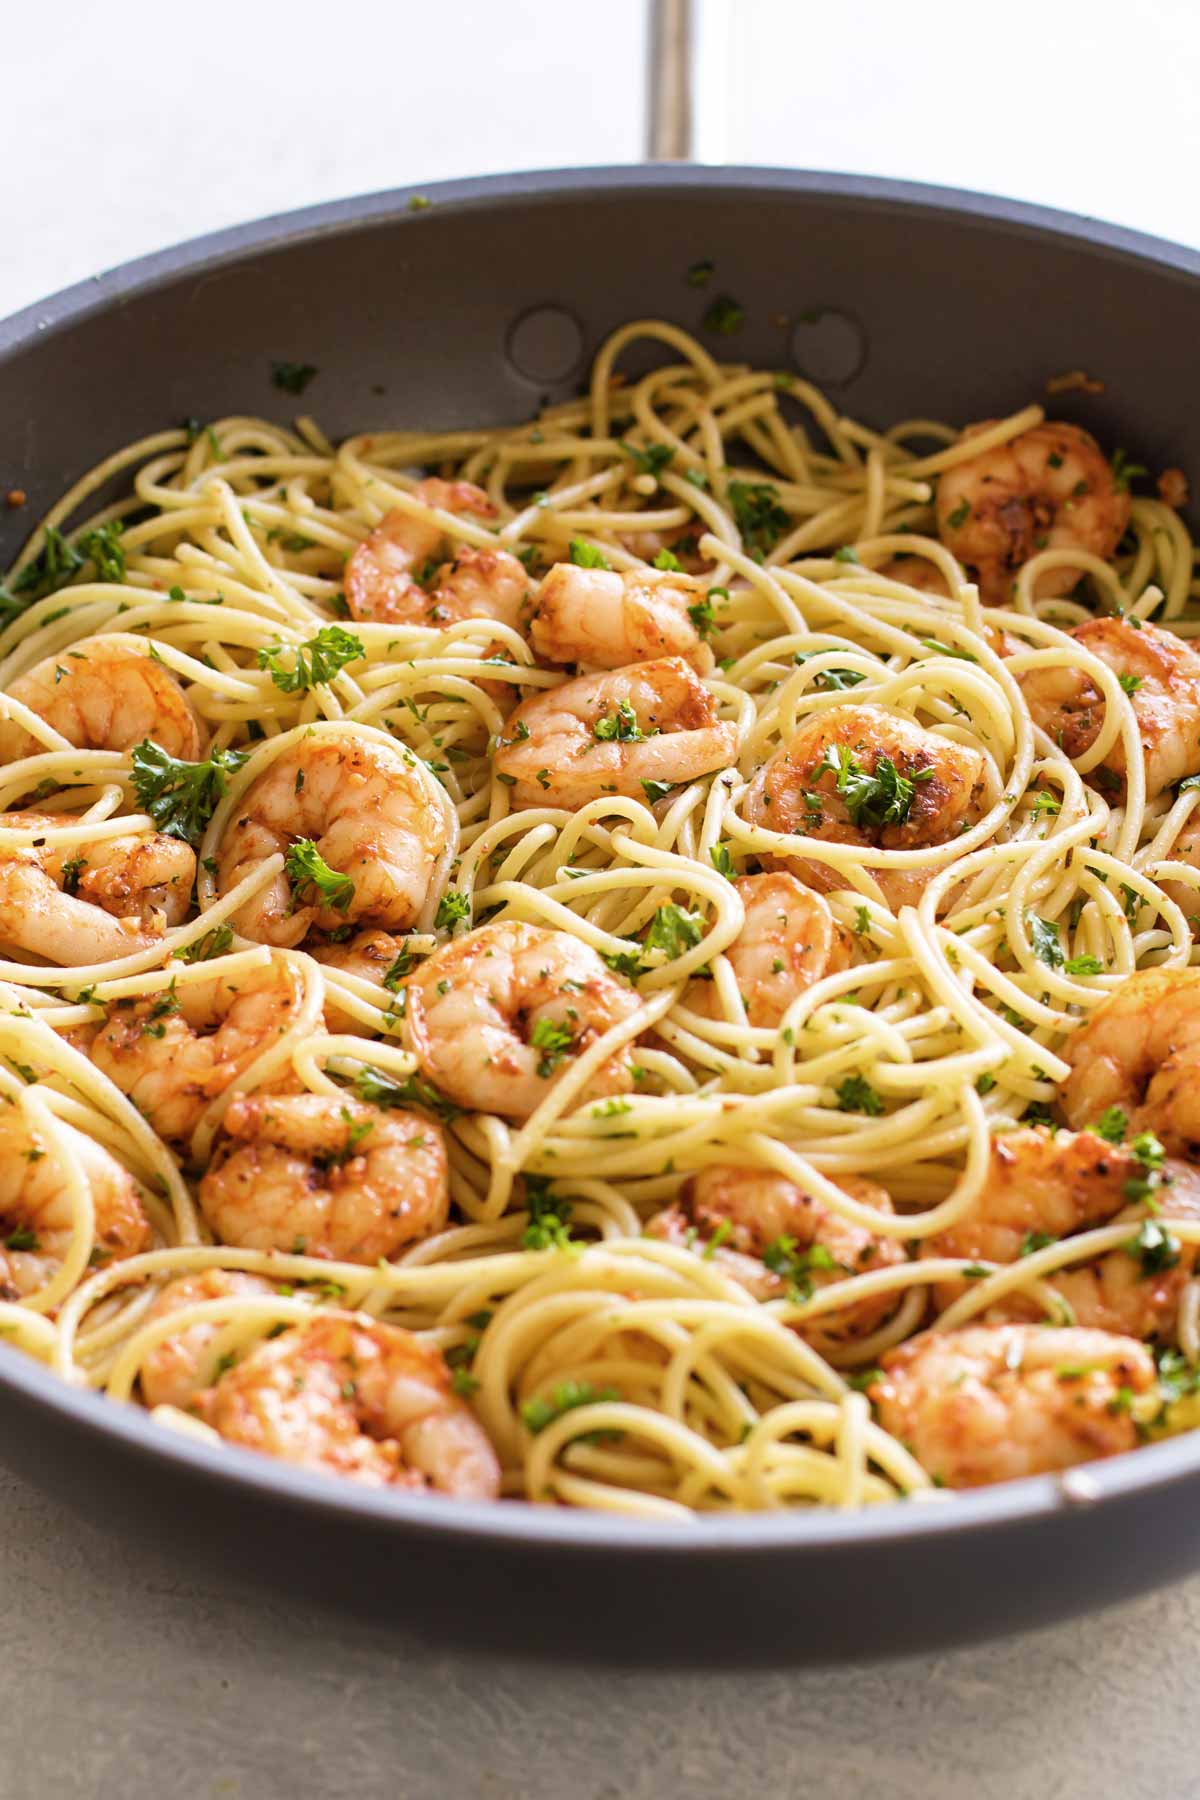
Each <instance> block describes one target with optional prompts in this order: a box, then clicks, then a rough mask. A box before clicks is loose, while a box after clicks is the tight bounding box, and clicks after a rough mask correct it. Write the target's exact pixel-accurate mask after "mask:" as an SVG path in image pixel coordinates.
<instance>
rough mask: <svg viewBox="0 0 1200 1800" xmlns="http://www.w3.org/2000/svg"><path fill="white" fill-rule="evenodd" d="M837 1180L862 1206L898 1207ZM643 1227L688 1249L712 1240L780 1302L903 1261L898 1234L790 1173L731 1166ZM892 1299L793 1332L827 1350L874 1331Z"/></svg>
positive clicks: (720, 1255) (730, 1263)
mask: <svg viewBox="0 0 1200 1800" xmlns="http://www.w3.org/2000/svg"><path fill="white" fill-rule="evenodd" d="M838 1186H839V1187H840V1188H841V1189H842V1190H843V1192H844V1193H846V1194H848V1195H850V1197H851V1198H852V1199H854V1200H858V1201H860V1202H861V1203H862V1204H863V1205H864V1206H873V1207H875V1208H876V1210H877V1211H879V1212H887V1213H890V1212H891V1211H892V1201H891V1196H890V1195H889V1194H888V1193H887V1192H886V1190H885V1189H884V1188H881V1187H880V1186H879V1185H878V1183H877V1182H874V1181H867V1180H864V1179H863V1178H862V1177H860V1176H856V1175H845V1176H842V1177H841V1178H840V1180H839V1182H838ZM646 1231H647V1232H648V1233H649V1235H650V1236H651V1237H659V1238H665V1239H666V1240H667V1242H669V1243H675V1244H680V1245H686V1246H691V1245H694V1244H699V1243H701V1240H707V1245H708V1248H707V1250H705V1254H706V1255H708V1254H710V1253H711V1254H712V1256H713V1257H714V1258H715V1259H716V1261H718V1262H720V1263H722V1264H723V1265H724V1266H725V1268H726V1270H727V1272H728V1273H729V1274H730V1275H732V1276H733V1278H734V1280H735V1281H737V1282H739V1283H740V1284H741V1285H742V1286H743V1287H745V1288H748V1289H749V1291H750V1292H751V1293H752V1294H754V1295H755V1297H756V1298H757V1299H759V1300H775V1299H779V1298H780V1297H781V1296H783V1295H785V1294H787V1293H788V1292H789V1289H790V1290H792V1291H798V1293H799V1296H800V1297H801V1298H803V1299H807V1298H808V1297H809V1295H810V1294H811V1293H813V1292H815V1291H818V1290H819V1289H821V1288H825V1287H828V1286H830V1284H831V1283H833V1282H838V1281H845V1280H846V1279H847V1278H848V1277H849V1276H851V1275H865V1274H867V1273H869V1271H870V1270H872V1269H886V1268H891V1267H893V1266H894V1265H895V1264H896V1263H901V1262H904V1261H905V1260H906V1257H905V1252H904V1249H903V1247H902V1246H901V1245H900V1244H898V1243H897V1242H896V1240H895V1239H894V1238H886V1237H876V1236H874V1235H873V1234H872V1233H871V1232H870V1231H868V1230H866V1229H865V1228H864V1227H863V1226H861V1225H857V1224H855V1223H853V1221H851V1220H849V1219H845V1218H843V1217H842V1216H841V1215H840V1214H839V1213H836V1212H834V1211H833V1209H832V1208H831V1207H828V1206H826V1205H824V1203H823V1202H822V1201H820V1200H818V1199H817V1198H816V1196H815V1195H813V1194H807V1193H805V1191H804V1189H803V1188H801V1187H798V1186H797V1185H796V1183H795V1182H794V1181H789V1180H788V1179H787V1177H786V1176H784V1175H777V1174H775V1173H774V1171H772V1170H770V1169H760V1168H743V1167H740V1166H738V1165H737V1164H733V1163H718V1164H715V1165H713V1166H712V1167H711V1168H707V1169H702V1170H701V1171H700V1172H699V1173H698V1174H696V1175H693V1176H691V1177H690V1178H689V1179H688V1180H687V1181H686V1182H685V1183H684V1185H683V1188H682V1189H681V1191H680V1197H679V1199H678V1200H677V1201H676V1202H675V1204H674V1205H673V1206H670V1207H668V1208H667V1210H666V1211H665V1212H661V1213H659V1214H657V1216H656V1217H655V1218H653V1219H651V1220H650V1222H649V1223H648V1224H647V1226H646ZM718 1233H720V1236H718V1235H717V1234H718ZM797 1251H799V1254H797ZM895 1304H896V1296H895V1295H894V1294H877V1295H873V1296H871V1297H870V1298H868V1299H865V1300H858V1301H856V1302H855V1303H854V1304H853V1305H851V1306H846V1307H842V1308H839V1310H838V1311H836V1312H831V1313H822V1314H819V1315H818V1316H817V1317H816V1318H814V1319H812V1320H810V1321H807V1322H804V1323H802V1324H800V1325H799V1326H798V1327H797V1330H798V1331H799V1333H800V1335H801V1336H802V1337H803V1338H805V1339H806V1340H807V1342H808V1343H810V1344H811V1345H812V1346H813V1348H814V1349H816V1350H819V1351H821V1352H822V1354H829V1353H830V1352H834V1351H837V1350H839V1349H844V1348H845V1347H846V1344H847V1342H848V1341H852V1340H853V1339H854V1338H856V1337H862V1336H865V1335H866V1334H867V1333H868V1332H869V1331H872V1330H874V1329H875V1327H876V1326H877V1325H879V1324H880V1323H881V1322H882V1321H883V1319H884V1318H885V1317H886V1315H887V1314H888V1313H889V1312H891V1311H892V1309H893V1308H894V1306H895Z"/></svg>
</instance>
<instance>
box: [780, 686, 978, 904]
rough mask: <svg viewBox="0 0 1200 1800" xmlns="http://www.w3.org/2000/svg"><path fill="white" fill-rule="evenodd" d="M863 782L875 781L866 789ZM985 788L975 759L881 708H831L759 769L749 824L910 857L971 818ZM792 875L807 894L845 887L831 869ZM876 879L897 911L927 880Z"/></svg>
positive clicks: (892, 874) (803, 864) (805, 868)
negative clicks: (806, 885) (807, 887)
mask: <svg viewBox="0 0 1200 1800" xmlns="http://www.w3.org/2000/svg"><path fill="white" fill-rule="evenodd" d="M864 776H865V777H873V778H874V779H873V781H872V782H871V784H870V786H869V787H868V786H866V784H865V783H864V782H863V781H862V780H861V777H864ZM983 779H984V758H983V754H982V752H981V751H979V750H972V749H969V748H967V746H966V745H963V744H955V743H952V742H951V741H950V740H949V739H948V738H943V737H939V736H937V735H936V733H934V732H932V731H926V730H924V728H923V727H922V726H920V725H917V724H915V723H914V722H913V721H912V720H911V719H907V718H903V717H900V716H899V715H898V714H895V713H889V712H885V711H884V710H883V708H882V707H879V706H833V707H830V708H829V709H828V710H827V711H825V712H818V713H814V714H813V715H812V716H811V717H810V718H808V719H806V720H805V721H804V722H803V724H802V725H801V726H800V729H799V730H798V731H797V732H796V733H795V735H794V736H793V738H792V739H791V742H790V743H788V744H787V745H786V746H785V747H784V748H783V749H781V750H779V751H777V752H776V754H775V755H774V756H773V757H772V758H771V760H770V761H769V762H768V763H767V764H766V765H765V766H764V767H763V768H761V769H760V770H759V772H758V774H757V775H756V776H755V778H754V781H753V782H752V783H751V786H750V791H749V793H748V795H747V797H746V817H747V818H748V819H749V821H750V823H751V824H753V825H761V826H764V827H765V828H766V829H767V830H770V831H779V832H783V833H785V834H798V835H800V836H804V837H811V838H821V839H823V840H825V841H826V842H828V843H834V844H862V845H867V846H872V847H877V848H879V849H882V850H910V849H915V848H917V847H919V846H921V845H924V844H944V843H946V842H947V841H948V840H949V839H951V838H953V837H955V836H956V835H957V834H958V832H959V831H960V829H961V828H962V827H963V825H964V824H969V823H971V822H972V821H973V820H974V819H975V818H977V817H978V816H979V805H980V797H981V794H982V790H983ZM788 860H789V862H790V861H791V860H792V859H790V858H789V859H788ZM796 866H797V867H798V868H799V869H800V870H801V872H802V873H803V875H804V878H805V880H807V881H809V882H811V883H812V885H813V886H814V887H817V888H821V889H824V890H826V891H828V890H830V889H832V888H837V887H844V886H845V885H846V881H845V877H844V876H842V875H841V874H840V873H838V871H837V870H836V869H834V868H833V867H832V866H831V865H830V864H828V863H820V862H809V861H802V860H800V859H796ZM875 879H876V881H877V882H878V883H879V886H880V888H881V889H882V891H883V893H884V894H885V895H886V896H887V897H888V899H889V900H890V901H891V903H892V904H893V905H902V904H905V903H906V902H909V901H912V900H915V899H916V898H917V897H918V896H919V894H920V891H921V889H922V888H923V887H924V885H925V882H926V881H927V880H928V874H927V873H926V872H925V871H924V870H919V869H918V870H912V871H909V870H900V869H888V870H884V869H880V870H877V871H876V872H875Z"/></svg>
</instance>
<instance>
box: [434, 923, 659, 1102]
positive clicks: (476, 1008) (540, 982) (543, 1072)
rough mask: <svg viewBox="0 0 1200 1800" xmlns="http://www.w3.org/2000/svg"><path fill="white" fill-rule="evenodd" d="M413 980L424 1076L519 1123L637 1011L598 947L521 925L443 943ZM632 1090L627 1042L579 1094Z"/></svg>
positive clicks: (481, 928)
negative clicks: (576, 1061)
mask: <svg viewBox="0 0 1200 1800" xmlns="http://www.w3.org/2000/svg"><path fill="white" fill-rule="evenodd" d="M405 986H406V990H407V993H408V1007H407V1012H406V1015H405V1029H406V1032H407V1037H408V1042H409V1045H410V1048H411V1049H412V1050H413V1051H414V1052H415V1054H416V1056H417V1058H418V1059H419V1061H420V1064H421V1071H422V1073H423V1074H424V1075H426V1076H427V1077H428V1078H429V1080H430V1081H432V1082H434V1083H435V1085H436V1086H437V1087H439V1088H440V1089H441V1090H442V1092H443V1093H446V1094H448V1095H449V1096H450V1098H451V1099H452V1100H455V1101H457V1102H458V1104H459V1105H460V1106H465V1107H469V1108H470V1109H471V1110H473V1111H477V1112H492V1113H500V1114H501V1115H503V1116H504V1117H506V1118H510V1119H526V1118H528V1117H529V1115H530V1113H531V1112H533V1111H534V1109H535V1108H536V1107H537V1106H539V1105H540V1104H541V1102H542V1101H543V1100H544V1099H545V1097H546V1095H547V1093H548V1092H549V1091H550V1088H551V1087H552V1086H553V1084H554V1082H555V1081H556V1080H558V1079H560V1078H561V1076H562V1075H563V1074H565V1072H566V1070H567V1069H568V1068H569V1067H570V1064H571V1060H572V1059H573V1058H574V1057H576V1056H579V1055H581V1054H582V1053H583V1051H585V1050H587V1049H588V1048H589V1047H590V1046H591V1045H592V1044H593V1043H595V1041H596V1039H597V1038H598V1037H601V1036H602V1035H603V1034H604V1033H605V1032H606V1031H608V1030H610V1029H611V1027H612V1026H614V1025H618V1024H620V1022H621V1021H622V1020H623V1019H627V1018H630V1017H631V1016H632V1015H633V1014H634V1013H635V1012H636V1011H637V1007H638V1001H637V995H636V994H635V993H634V991H633V989H632V988H631V987H629V985H628V984H627V983H626V982H625V981H623V980H622V979H621V978H620V976H618V975H614V974H612V973H611V971H610V970H608V969H607V968H606V967H605V966H604V964H603V963H602V962H601V960H600V958H599V957H598V956H597V954H596V952H595V951H594V950H593V949H591V948H590V946H589V945H587V944H583V943H581V942H580V941H579V939H578V938H575V937H572V936H571V935H570V933H569V932H566V931H545V930H543V929H541V927H539V926H536V925H521V924H518V923H516V922H515V921H503V922H500V923H497V924H495V925H481V926H479V927H478V929H477V930H475V931H469V932H467V933H466V935H465V936H463V937H460V938H455V939H454V940H453V941H452V942H451V943H449V944H445V945H443V947H442V948H441V949H440V950H436V951H435V952H434V954H433V955H432V956H431V957H429V958H428V959H427V960H426V961H425V962H423V963H422V964H421V966H420V967H419V968H418V969H417V970H416V971H415V972H414V973H413V974H412V975H410V976H409V978H408V981H407V983H406V984H405ZM632 1086H633V1074H632V1056H631V1053H630V1051H629V1049H628V1048H625V1049H623V1050H620V1051H619V1052H618V1053H617V1054H616V1055H615V1056H612V1057H610V1058H609V1060H608V1061H607V1062H606V1063H604V1064H602V1065H601V1067H600V1068H599V1069H598V1070H597V1071H596V1073H595V1075H593V1077H592V1079H591V1081H590V1082H589V1083H588V1085H587V1087H586V1089H585V1090H584V1093H583V1094H582V1096H581V1097H580V1098H581V1101H582V1100H595V1099H598V1098H600V1097H602V1096H603V1095H605V1094H623V1093H627V1092H628V1091H629V1089H630V1088H631V1087H632Z"/></svg>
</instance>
